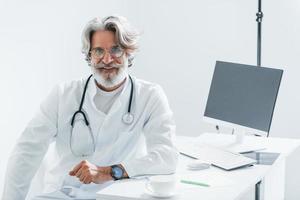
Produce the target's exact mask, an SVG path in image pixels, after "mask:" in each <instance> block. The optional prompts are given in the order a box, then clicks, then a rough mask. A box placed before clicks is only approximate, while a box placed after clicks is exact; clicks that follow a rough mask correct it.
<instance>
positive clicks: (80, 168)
mask: <svg viewBox="0 0 300 200" xmlns="http://www.w3.org/2000/svg"><path fill="white" fill-rule="evenodd" d="M69 175H70V176H76V177H77V178H78V179H79V180H80V181H81V182H82V183H84V184H89V183H92V182H93V183H97V184H99V183H103V182H106V181H110V180H113V178H112V177H111V167H98V166H96V165H94V164H92V163H90V162H88V161H86V160H84V161H81V162H80V163H79V164H78V165H76V166H75V167H74V168H73V170H72V171H70V172H69Z"/></svg>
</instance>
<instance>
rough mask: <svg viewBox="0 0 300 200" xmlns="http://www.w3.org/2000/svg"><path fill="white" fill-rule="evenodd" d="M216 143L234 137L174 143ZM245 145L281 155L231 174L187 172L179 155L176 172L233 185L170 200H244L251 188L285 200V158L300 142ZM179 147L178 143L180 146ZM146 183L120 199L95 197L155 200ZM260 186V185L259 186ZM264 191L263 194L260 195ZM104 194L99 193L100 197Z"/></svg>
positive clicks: (267, 199)
mask: <svg viewBox="0 0 300 200" xmlns="http://www.w3.org/2000/svg"><path fill="white" fill-rule="evenodd" d="M199 140H200V141H204V140H205V141H215V142H221V141H223V142H229V143H230V142H233V141H234V136H232V135H225V134H208V133H206V134H202V135H201V136H199V137H198V138H197V139H195V138H192V137H184V136H179V137H177V143H178V144H179V143H182V142H189V141H190V142H191V143H194V142H197V141H199ZM245 143H247V144H256V145H257V144H262V145H264V146H265V147H266V148H267V149H266V150H264V151H266V152H277V153H280V156H279V157H278V159H277V160H276V161H275V162H274V163H273V165H255V166H253V167H248V168H242V169H238V170H233V171H229V172H228V171H224V170H222V169H219V168H216V167H211V168H210V169H207V170H202V171H189V170H187V169H186V164H187V163H188V162H190V161H191V160H192V159H191V158H188V157H185V156H180V159H179V165H178V170H177V173H178V174H179V175H180V174H185V173H189V174H191V173H195V174H197V173H202V174H204V175H205V174H207V175H209V174H215V173H217V174H218V176H221V177H223V178H226V179H228V180H232V182H233V183H232V184H230V185H227V186H226V185H223V186H218V187H190V188H184V189H181V190H180V191H179V195H177V196H174V197H173V198H171V199H176V200H195V199H203V200H220V199H222V200H236V199H240V198H242V197H243V195H244V194H245V193H246V192H248V191H249V190H250V189H251V188H253V187H254V186H255V185H256V193H257V194H256V199H260V197H262V198H261V199H264V200H282V199H284V174H285V159H286V157H287V156H288V155H289V154H291V153H292V152H293V151H294V150H296V148H297V147H299V146H300V140H296V139H282V138H261V137H253V136H247V137H245ZM179 145H180V144H179ZM144 181H145V180H139V181H136V182H137V184H136V185H135V188H128V187H126V188H124V190H126V191H127V192H126V195H125V196H124V195H123V196H122V194H124V193H123V191H121V190H123V189H122V188H120V191H114V197H109V196H107V198H103V196H101V198H98V199H99V200H100V199H101V200H105V199H110V200H112V199H122V198H124V199H154V198H151V197H149V196H147V195H145V194H144V193H143V187H144ZM258 183H262V184H258ZM262 191H263V192H262ZM103 192H104V193H105V191H100V193H101V194H102V195H103Z"/></svg>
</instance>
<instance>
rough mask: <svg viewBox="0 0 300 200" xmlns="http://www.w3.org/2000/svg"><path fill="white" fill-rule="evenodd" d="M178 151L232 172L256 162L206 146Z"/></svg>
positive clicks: (192, 146)
mask: <svg viewBox="0 0 300 200" xmlns="http://www.w3.org/2000/svg"><path fill="white" fill-rule="evenodd" d="M179 151H180V152H181V153H182V154H184V155H187V156H190V157H193V158H196V159H199V160H201V161H203V162H207V163H211V164H212V165H214V166H216V167H219V168H222V169H225V170H233V169H237V168H240V167H245V166H250V165H253V164H255V163H256V160H253V159H251V158H247V157H245V156H243V155H241V154H238V153H233V152H230V151H228V150H225V149H221V148H217V147H212V146H208V145H202V146H195V145H189V146H184V147H183V146H181V147H180V148H179Z"/></svg>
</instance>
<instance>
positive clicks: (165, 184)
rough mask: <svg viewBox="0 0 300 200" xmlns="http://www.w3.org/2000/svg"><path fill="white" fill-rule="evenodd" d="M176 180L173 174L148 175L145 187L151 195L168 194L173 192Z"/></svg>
mask: <svg viewBox="0 0 300 200" xmlns="http://www.w3.org/2000/svg"><path fill="white" fill-rule="evenodd" d="M176 182H177V179H176V176H175V175H157V176H151V177H149V178H148V181H147V182H146V185H145V187H146V189H147V190H148V191H149V192H150V193H151V194H153V195H157V196H170V195H173V194H174V192H175V187H176Z"/></svg>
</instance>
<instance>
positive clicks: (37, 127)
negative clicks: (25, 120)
mask: <svg viewBox="0 0 300 200" xmlns="http://www.w3.org/2000/svg"><path fill="white" fill-rule="evenodd" d="M137 38H138V34H137V32H136V31H135V30H134V29H132V27H131V26H130V25H129V24H128V22H127V21H126V19H125V18H123V17H119V16H109V17H106V18H103V19H99V18H95V19H93V20H91V21H90V22H88V24H87V25H86V27H85V28H84V31H83V34H82V52H83V53H84V55H85V58H86V60H87V62H88V65H89V66H91V70H92V75H91V76H89V77H88V78H87V79H83V80H78V81H72V82H68V83H65V84H62V85H59V86H57V87H54V89H53V90H52V92H51V93H50V94H49V96H48V97H47V98H46V99H45V100H44V101H43V102H42V104H41V106H40V110H39V112H38V113H37V114H36V116H35V117H34V118H33V119H32V120H31V121H30V123H29V124H28V126H27V127H26V129H25V130H24V132H23V133H22V135H21V137H20V139H19V140H18V142H17V144H16V146H15V149H14V151H13V153H12V155H11V157H10V160H9V164H8V167H7V174H6V180H5V187H4V193H3V200H21V199H25V197H26V194H27V191H28V188H29V186H30V183H31V180H32V178H33V176H34V174H35V172H36V170H37V169H38V167H39V165H40V163H41V161H42V160H43V157H44V155H45V153H46V152H47V150H48V146H49V144H50V143H51V142H54V144H55V146H54V149H55V161H54V162H53V163H52V164H53V165H52V166H49V170H48V171H47V172H46V177H45V187H44V191H43V192H42V194H40V195H38V196H36V197H34V198H33V199H34V200H39V199H78V198H81V199H95V191H97V190H99V189H100V188H101V187H103V186H104V185H105V184H107V183H112V181H113V180H119V179H123V178H130V177H135V176H139V175H151V174H170V173H174V172H175V170H176V164H177V158H178V152H177V150H176V148H175V147H174V145H173V143H172V137H173V136H174V134H175V125H174V120H173V114H172V111H171V110H170V107H169V105H168V101H167V98H166V96H165V94H164V92H163V90H162V89H161V87H160V86H159V85H157V84H153V83H150V82H146V81H143V80H139V79H136V78H134V77H131V76H130V75H129V74H128V67H130V66H132V61H133V55H134V53H135V51H136V50H137Z"/></svg>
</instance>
